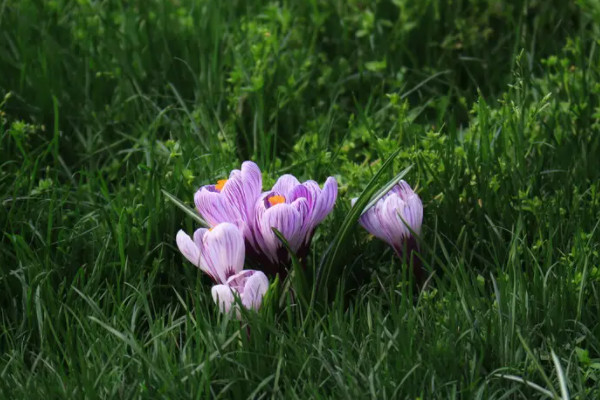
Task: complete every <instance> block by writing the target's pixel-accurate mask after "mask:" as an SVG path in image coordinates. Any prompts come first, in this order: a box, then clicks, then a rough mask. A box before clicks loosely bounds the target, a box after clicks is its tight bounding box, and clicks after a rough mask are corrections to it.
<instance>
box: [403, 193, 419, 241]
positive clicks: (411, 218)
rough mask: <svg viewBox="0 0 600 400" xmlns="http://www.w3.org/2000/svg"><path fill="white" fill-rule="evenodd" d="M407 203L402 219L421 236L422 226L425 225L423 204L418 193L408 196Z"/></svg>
mask: <svg viewBox="0 0 600 400" xmlns="http://www.w3.org/2000/svg"><path fill="white" fill-rule="evenodd" d="M405 203H406V205H405V206H404V212H403V214H402V217H403V218H404V220H405V221H406V222H407V223H408V225H409V226H410V228H411V229H412V230H413V231H414V232H415V233H416V234H417V235H419V234H420V233H421V225H422V224H423V203H422V202H421V199H420V198H419V196H418V195H417V194H416V193H413V194H412V195H410V196H408V198H407V199H406V200H405Z"/></svg>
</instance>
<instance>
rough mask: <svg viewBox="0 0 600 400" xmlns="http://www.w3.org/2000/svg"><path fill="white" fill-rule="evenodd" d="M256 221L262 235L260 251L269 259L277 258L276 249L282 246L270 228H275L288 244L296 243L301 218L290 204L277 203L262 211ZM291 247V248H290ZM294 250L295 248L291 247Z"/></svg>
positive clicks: (299, 231) (300, 227) (300, 226)
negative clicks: (262, 245)
mask: <svg viewBox="0 0 600 400" xmlns="http://www.w3.org/2000/svg"><path fill="white" fill-rule="evenodd" d="M257 222H258V224H259V225H258V230H259V232H260V235H261V236H262V243H263V244H264V247H263V248H262V251H263V252H264V253H265V254H266V255H267V256H268V257H269V259H270V260H271V261H275V260H276V259H277V250H278V249H279V248H280V247H281V246H282V245H281V242H280V241H279V239H278V238H277V236H275V233H273V231H272V229H271V228H276V229H277V230H278V231H279V232H281V234H282V235H283V237H285V238H286V240H287V241H288V243H290V246H292V244H293V243H298V241H299V240H298V236H299V234H300V233H301V229H302V220H301V218H300V214H299V213H298V210H297V209H296V208H294V207H292V206H291V205H290V204H285V203H283V204H277V205H274V206H273V207H271V208H269V209H268V210H266V211H265V212H264V214H263V215H262V217H261V219H260V220H259V221H257ZM292 249H293V248H292ZM293 250H295V249H293Z"/></svg>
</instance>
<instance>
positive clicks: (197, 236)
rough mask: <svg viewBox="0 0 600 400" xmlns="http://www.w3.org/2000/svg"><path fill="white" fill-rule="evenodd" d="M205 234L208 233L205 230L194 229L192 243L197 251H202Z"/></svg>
mask: <svg viewBox="0 0 600 400" xmlns="http://www.w3.org/2000/svg"><path fill="white" fill-rule="evenodd" d="M206 232H208V229H206V228H199V229H196V232H194V243H196V246H198V248H199V249H202V246H204V243H203V242H202V238H203V237H204V235H205V234H206Z"/></svg>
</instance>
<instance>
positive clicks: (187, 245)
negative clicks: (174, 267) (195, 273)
mask: <svg viewBox="0 0 600 400" xmlns="http://www.w3.org/2000/svg"><path fill="white" fill-rule="evenodd" d="M175 240H176V242H177V247H179V251H180V252H181V254H183V256H184V257H185V258H187V260H188V261H189V262H191V263H192V264H194V265H195V266H196V267H199V262H200V247H199V246H198V245H197V244H196V243H194V241H193V240H192V238H191V237H190V235H188V234H187V233H185V232H184V231H182V230H180V231H179V232H177V237H176V238H175Z"/></svg>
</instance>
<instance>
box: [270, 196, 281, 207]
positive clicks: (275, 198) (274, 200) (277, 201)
mask: <svg viewBox="0 0 600 400" xmlns="http://www.w3.org/2000/svg"><path fill="white" fill-rule="evenodd" d="M281 203H285V197H283V196H282V195H280V194H277V195H275V196H271V197H269V204H270V205H272V206H274V205H275V204H281Z"/></svg>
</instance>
